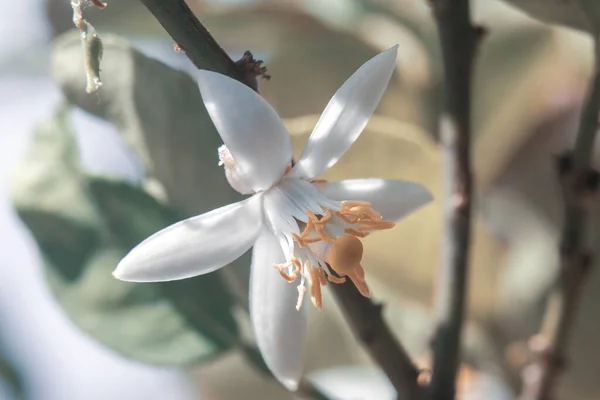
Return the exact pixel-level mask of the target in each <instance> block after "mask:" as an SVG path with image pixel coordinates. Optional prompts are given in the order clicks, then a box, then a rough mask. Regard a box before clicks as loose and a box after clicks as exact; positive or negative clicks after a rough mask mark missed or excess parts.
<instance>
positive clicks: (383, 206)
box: [321, 178, 433, 221]
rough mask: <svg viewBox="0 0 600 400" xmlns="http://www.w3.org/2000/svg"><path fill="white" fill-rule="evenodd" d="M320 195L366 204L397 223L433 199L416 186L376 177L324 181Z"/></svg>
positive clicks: (420, 186) (424, 189) (416, 184)
mask: <svg viewBox="0 0 600 400" xmlns="http://www.w3.org/2000/svg"><path fill="white" fill-rule="evenodd" d="M321 192H322V193H323V194H324V195H325V196H327V197H329V198H330V199H333V200H339V201H343V200H362V201H368V202H370V203H371V206H372V208H373V209H374V210H375V211H377V212H379V213H380V214H381V215H382V216H383V218H384V219H387V220H389V221H398V220H399V219H401V218H403V217H404V216H406V215H408V214H410V213H411V212H413V211H415V210H416V209H418V208H420V207H421V206H423V205H425V204H427V203H429V202H430V201H431V200H432V199H433V197H432V196H431V193H429V190H427V188H425V187H424V186H423V185H420V184H418V183H414V182H407V181H397V180H388V179H376V178H370V179H348V180H344V181H340V182H328V183H327V185H325V186H324V187H323V188H322V189H321Z"/></svg>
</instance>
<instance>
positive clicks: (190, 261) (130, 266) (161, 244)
mask: <svg viewBox="0 0 600 400" xmlns="http://www.w3.org/2000/svg"><path fill="white" fill-rule="evenodd" d="M261 220H262V197H261V196H258V195H256V196H253V197H251V198H249V199H247V200H244V201H242V202H239V203H234V204H230V205H227V206H225V207H221V208H217V209H216V210H213V211H210V212H207V213H205V214H202V215H199V216H197V217H192V218H189V219H186V220H184V221H181V222H178V223H176V224H173V225H171V226H169V227H167V228H165V229H163V230H161V231H159V232H157V233H155V234H154V235H152V236H150V237H149V238H148V239H146V240H144V241H143V242H142V243H140V244H139V245H137V246H136V247H135V248H134V249H133V250H131V251H130V252H129V254H127V256H125V258H123V260H121V262H120V263H119V265H118V266H117V269H116V270H115V271H114V272H113V275H114V276H115V277H116V278H118V279H121V280H123V281H130V282H160V281H171V280H175V279H184V278H190V277H192V276H196V275H201V274H206V273H208V272H212V271H214V270H216V269H219V268H221V267H223V266H224V265H227V264H229V263H230V262H232V261H234V260H235V259H237V258H238V257H239V256H241V255H242V254H243V253H244V252H245V251H247V250H248V249H249V248H250V247H251V246H252V244H253V243H254V242H255V241H256V238H257V237H258V234H259V232H260V230H261V225H262V223H261Z"/></svg>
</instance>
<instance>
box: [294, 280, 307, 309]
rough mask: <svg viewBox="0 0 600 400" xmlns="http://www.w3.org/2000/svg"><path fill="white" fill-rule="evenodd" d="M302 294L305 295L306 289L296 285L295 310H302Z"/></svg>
mask: <svg viewBox="0 0 600 400" xmlns="http://www.w3.org/2000/svg"><path fill="white" fill-rule="evenodd" d="M304 293H306V288H305V287H304V285H303V284H300V285H298V302H297V303H296V310H298V311H300V308H302V302H303V301H304Z"/></svg>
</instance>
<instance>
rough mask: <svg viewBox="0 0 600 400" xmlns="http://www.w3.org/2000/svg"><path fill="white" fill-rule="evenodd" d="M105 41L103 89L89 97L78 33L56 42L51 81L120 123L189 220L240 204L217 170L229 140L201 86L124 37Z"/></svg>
mask: <svg viewBox="0 0 600 400" xmlns="http://www.w3.org/2000/svg"><path fill="white" fill-rule="evenodd" d="M102 42H103V44H104V53H103V58H102V66H101V67H102V80H103V86H102V90H100V91H98V92H97V94H95V95H93V96H89V95H88V94H87V93H85V90H84V89H85V73H84V68H83V53H82V51H81V45H80V42H79V35H78V33H77V32H68V33H66V34H64V35H62V36H60V37H58V38H57V39H56V41H55V44H54V48H53V53H52V76H53V78H54V80H55V81H56V82H57V84H58V85H59V87H60V88H61V90H62V91H63V93H64V94H65V95H66V97H67V99H68V100H69V101H70V102H71V103H72V104H75V105H77V106H79V107H81V108H83V109H85V110H87V111H89V112H91V113H93V114H95V115H97V116H99V117H101V118H103V119H106V120H107V121H109V122H111V123H113V124H114V125H115V127H116V128H117V130H118V131H119V133H120V134H121V135H122V137H123V139H124V140H125V142H126V143H127V144H128V145H129V146H130V147H131V149H132V150H133V151H134V153H135V154H136V155H137V156H138V157H139V159H140V160H141V162H142V164H143V165H144V167H145V168H146V171H147V173H148V174H149V175H150V176H152V177H155V178H157V179H158V181H159V182H160V183H161V184H162V185H163V186H164V188H165V190H166V193H167V195H168V197H169V201H170V204H171V205H173V206H174V207H176V208H177V209H178V210H182V211H183V212H184V213H185V214H186V215H194V214H199V213H202V212H205V211H209V210H211V209H213V208H216V207H219V206H222V205H224V204H228V203H230V202H232V201H237V200H239V199H240V198H241V196H240V195H239V194H238V193H237V192H235V191H234V190H232V189H231V187H230V186H229V184H228V183H227V180H226V179H224V176H223V169H222V168H221V167H219V166H218V162H219V159H218V154H217V149H218V147H219V146H220V145H221V144H222V141H221V138H220V137H219V134H218V133H217V131H216V129H215V128H214V125H213V123H212V121H211V119H210V117H209V115H208V113H207V111H206V109H205V107H204V104H203V102H202V97H201V96H200V91H199V89H198V86H197V84H196V82H195V81H194V80H193V79H192V78H191V77H190V76H189V75H188V74H186V73H184V72H181V71H178V70H175V69H173V68H171V67H169V66H167V65H165V64H163V63H161V62H159V61H156V60H153V59H151V58H148V57H146V56H144V55H142V54H141V53H139V52H138V51H136V50H134V49H133V48H132V47H131V46H130V45H129V44H128V43H127V42H126V41H124V40H123V39H120V38H118V37H115V36H111V35H102ZM208 184H210V190H208Z"/></svg>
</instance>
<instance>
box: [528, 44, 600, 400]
mask: <svg viewBox="0 0 600 400" xmlns="http://www.w3.org/2000/svg"><path fill="white" fill-rule="evenodd" d="M599 57H600V47H599V44H598V38H596V41H595V66H594V76H593V78H592V80H591V81H590V87H589V93H588V97H587V101H586V102H585V104H584V107H583V110H582V112H581V119H580V123H579V132H578V134H577V139H576V142H575V148H574V150H573V152H572V153H569V154H567V155H566V156H563V157H562V158H561V159H560V162H559V166H558V173H559V178H560V183H561V187H562V191H563V197H564V203H565V204H564V207H565V208H564V218H565V220H564V226H563V230H562V236H561V241H560V249H559V254H560V268H559V274H558V277H557V282H556V285H555V288H554V292H553V293H551V296H550V299H549V301H548V307H547V311H546V321H545V323H544V326H543V327H542V333H540V334H539V335H536V337H535V339H537V340H536V341H537V343H540V342H541V344H542V348H538V349H537V350H538V351H539V353H540V354H539V356H538V359H537V360H535V362H534V363H532V364H531V365H529V366H528V367H526V369H525V370H524V374H523V375H524V382H523V390H522V392H521V396H520V397H519V399H520V400H547V399H550V398H551V395H552V394H553V391H554V389H555V387H556V384H557V381H558V378H559V376H560V374H561V373H562V371H563V370H564V366H565V364H566V362H565V359H566V353H567V347H568V344H569V341H570V339H571V336H572V333H573V329H574V327H575V322H576V312H577V308H578V306H579V301H580V298H581V293H582V288H583V284H584V283H585V281H586V278H587V277H588V275H589V272H590V270H591V267H592V265H593V262H594V260H593V256H592V251H591V249H590V248H589V247H588V246H587V245H586V243H585V239H586V234H585V233H586V232H585V231H586V226H587V221H588V220H589V215H588V214H589V211H590V208H591V206H592V205H593V204H594V202H593V200H596V198H597V197H596V196H595V195H596V194H597V192H598V183H599V175H598V173H597V172H595V171H594V170H592V169H591V167H590V160H591V157H592V152H593V149H594V139H595V137H596V131H597V130H598V116H599V111H600V59H599Z"/></svg>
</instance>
